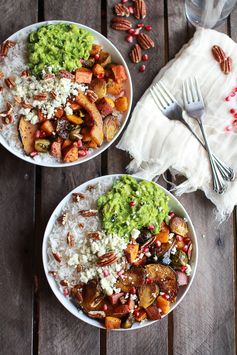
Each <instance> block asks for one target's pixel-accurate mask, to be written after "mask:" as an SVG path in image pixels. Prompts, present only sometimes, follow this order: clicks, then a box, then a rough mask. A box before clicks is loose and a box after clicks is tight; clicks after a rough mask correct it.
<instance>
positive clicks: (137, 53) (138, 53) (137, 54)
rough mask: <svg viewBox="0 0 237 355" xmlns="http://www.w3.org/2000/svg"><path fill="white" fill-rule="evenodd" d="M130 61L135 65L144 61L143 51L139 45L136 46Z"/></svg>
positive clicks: (131, 53)
mask: <svg viewBox="0 0 237 355" xmlns="http://www.w3.org/2000/svg"><path fill="white" fill-rule="evenodd" d="M130 59H131V61H132V62H133V63H139V62H140V61H141V60H142V50H141V47H140V46H139V44H135V45H134V47H133V49H132V50H131V52H130Z"/></svg>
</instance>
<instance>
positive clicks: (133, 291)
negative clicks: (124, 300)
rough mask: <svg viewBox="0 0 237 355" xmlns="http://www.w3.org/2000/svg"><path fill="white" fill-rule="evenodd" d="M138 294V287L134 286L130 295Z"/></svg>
mask: <svg viewBox="0 0 237 355" xmlns="http://www.w3.org/2000/svg"><path fill="white" fill-rule="evenodd" d="M136 292H137V290H136V287H134V286H133V287H132V288H131V290H130V293H131V294H132V295H135V294H136Z"/></svg>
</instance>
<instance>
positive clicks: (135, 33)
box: [133, 28, 141, 36]
mask: <svg viewBox="0 0 237 355" xmlns="http://www.w3.org/2000/svg"><path fill="white" fill-rule="evenodd" d="M140 30H141V28H137V29H136V30H134V34H133V36H138V35H139V33H140Z"/></svg>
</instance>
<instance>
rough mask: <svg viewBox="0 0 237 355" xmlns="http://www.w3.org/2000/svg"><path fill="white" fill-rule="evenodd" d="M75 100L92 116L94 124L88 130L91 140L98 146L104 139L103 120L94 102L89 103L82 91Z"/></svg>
mask: <svg viewBox="0 0 237 355" xmlns="http://www.w3.org/2000/svg"><path fill="white" fill-rule="evenodd" d="M76 101H77V102H78V103H79V105H81V107H82V108H84V110H85V111H87V112H88V113H89V115H90V116H91V117H92V118H93V120H94V125H93V127H92V128H91V130H90V136H91V140H92V141H94V142H95V143H96V144H97V145H99V146H100V145H101V144H102V143H103V139H104V133H103V121H102V117H101V114H100V113H99V111H98V109H97V107H96V106H95V104H93V103H91V102H90V101H89V99H88V98H87V97H86V96H85V95H84V94H83V93H79V94H78V96H77V97H76Z"/></svg>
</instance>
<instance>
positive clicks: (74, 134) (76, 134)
mask: <svg viewBox="0 0 237 355" xmlns="http://www.w3.org/2000/svg"><path fill="white" fill-rule="evenodd" d="M80 131H81V129H80V128H75V129H73V130H72V131H71V132H70V134H69V138H70V139H71V141H75V140H77V139H80V138H81V134H80Z"/></svg>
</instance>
